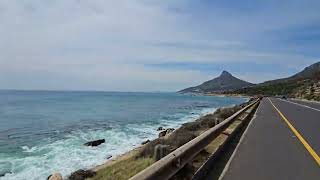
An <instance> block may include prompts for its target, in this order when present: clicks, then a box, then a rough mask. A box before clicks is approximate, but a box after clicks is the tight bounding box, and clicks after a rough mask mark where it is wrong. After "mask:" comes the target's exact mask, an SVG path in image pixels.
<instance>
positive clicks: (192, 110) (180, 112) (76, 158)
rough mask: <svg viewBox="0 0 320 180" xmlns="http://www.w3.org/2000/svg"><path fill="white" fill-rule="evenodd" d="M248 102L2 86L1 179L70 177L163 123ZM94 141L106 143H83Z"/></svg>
mask: <svg viewBox="0 0 320 180" xmlns="http://www.w3.org/2000/svg"><path fill="white" fill-rule="evenodd" d="M246 100H247V99H245V98H236V97H215V96H192V95H182V94H177V93H125V92H80V91H73V92H72V91H5V90H2V91H0V176H1V177H0V180H11V179H12V180H24V179H26V180H33V179H35V180H38V179H39V180H40V179H46V178H47V177H48V176H49V175H50V174H52V173H53V172H60V173H61V174H62V175H63V176H67V175H69V174H70V173H71V172H73V171H75V170H77V169H80V168H90V167H94V166H96V165H98V164H102V163H104V162H105V161H107V159H108V158H109V157H110V156H112V157H116V156H117V155H120V154H122V153H125V152H127V151H129V150H131V149H133V148H135V147H137V146H139V145H140V144H141V142H143V141H145V140H147V139H150V140H152V139H155V138H157V136H158V133H159V132H158V131H157V128H158V127H160V126H162V127H165V128H169V127H170V128H178V127H179V126H180V125H181V124H183V123H186V122H190V121H193V120H195V119H197V118H199V117H200V116H203V115H205V114H208V113H212V112H214V111H215V109H217V108H219V107H223V106H231V105H235V104H240V103H242V102H245V101H246ZM96 139H105V140H106V143H104V144H102V145H100V146H98V147H87V146H84V145H83V144H84V143H85V142H87V141H91V140H96ZM4 174H5V175H4ZM3 175H4V176H3Z"/></svg>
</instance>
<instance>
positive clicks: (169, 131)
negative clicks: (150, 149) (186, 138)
mask: <svg viewBox="0 0 320 180" xmlns="http://www.w3.org/2000/svg"><path fill="white" fill-rule="evenodd" d="M173 131H174V129H173V128H168V129H166V130H164V131H161V132H160V133H159V138H160V137H164V136H167V135H169V134H170V133H172V132H173Z"/></svg>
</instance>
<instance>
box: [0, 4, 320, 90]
mask: <svg viewBox="0 0 320 180" xmlns="http://www.w3.org/2000/svg"><path fill="white" fill-rule="evenodd" d="M319 7H320V1H318V0H304V1H301V0H290V1H289V0H282V1H274V0H268V1H262V0H257V1H249V0H242V1H236V0H224V1H222V0H221V1H217V0H90V1H88V0H68V1H66V0H55V1H49V0H1V1H0V52H1V53H0V88H1V89H49V90H106V91H108V90H109V91H176V90H179V89H182V88H185V87H189V86H193V85H196V84H198V83H201V82H203V81H206V80H208V79H211V78H213V77H215V76H218V75H219V74H220V73H221V71H222V70H228V71H229V72H231V73H232V74H234V75H235V76H238V77H240V78H242V79H244V80H247V81H250V82H254V83H258V82H263V81H265V80H270V79H275V78H281V77H286V76H289V75H292V74H294V73H295V72H298V71H300V70H302V69H303V68H304V67H305V66H308V65H310V64H312V63H315V62H318V61H320V51H319V49H320V12H319Z"/></svg>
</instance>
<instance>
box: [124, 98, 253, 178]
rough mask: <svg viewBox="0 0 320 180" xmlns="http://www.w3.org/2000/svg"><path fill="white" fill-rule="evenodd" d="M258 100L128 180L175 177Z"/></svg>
mask: <svg viewBox="0 0 320 180" xmlns="http://www.w3.org/2000/svg"><path fill="white" fill-rule="evenodd" d="M258 102H259V99H258V100H256V101H254V102H253V103H251V104H249V105H248V106H246V107H244V108H242V109H241V110H239V111H238V112H236V113H235V114H233V115H232V116H230V117H229V118H227V119H225V120H224V121H222V122H221V123H220V124H218V125H216V126H214V127H212V128H211V129H209V130H207V131H206V132H204V133H202V134H201V135H199V136H198V137H196V138H194V139H193V140H191V141H189V142H188V143H186V144H184V145H183V146H181V147H179V148H178V149H176V150H175V151H173V152H171V153H170V154H168V155H167V156H165V157H163V158H162V159H160V160H159V161H157V162H155V163H154V164H152V165H151V166H149V167H148V168H146V169H145V170H143V171H141V172H140V173H138V174H136V175H135V176H133V177H132V178H130V180H165V179H169V178H170V177H172V176H173V175H175V174H176V173H177V172H178V171H179V170H180V169H181V168H183V167H184V166H185V165H186V164H187V163H188V162H190V161H191V160H192V159H194V157H195V156H196V155H198V154H199V152H201V151H202V150H203V149H204V148H205V147H206V146H207V145H208V144H209V143H210V142H212V141H213V140H214V139H215V138H216V137H217V136H219V135H220V134H221V132H223V131H224V130H225V129H226V128H227V127H228V126H229V125H230V124H231V123H232V122H233V121H234V120H235V119H236V118H237V117H238V115H240V114H241V113H243V112H244V111H246V110H247V109H249V108H250V107H252V106H253V105H254V104H256V103H258Z"/></svg>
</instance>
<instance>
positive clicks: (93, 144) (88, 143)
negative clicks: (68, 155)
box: [84, 139, 106, 146]
mask: <svg viewBox="0 0 320 180" xmlns="http://www.w3.org/2000/svg"><path fill="white" fill-rule="evenodd" d="M105 142H106V140H105V139H99V140H96V141H89V142H87V143H85V144H84V145H85V146H99V145H100V144H102V143H105Z"/></svg>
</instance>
